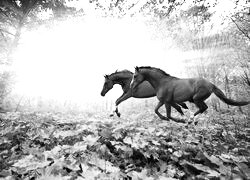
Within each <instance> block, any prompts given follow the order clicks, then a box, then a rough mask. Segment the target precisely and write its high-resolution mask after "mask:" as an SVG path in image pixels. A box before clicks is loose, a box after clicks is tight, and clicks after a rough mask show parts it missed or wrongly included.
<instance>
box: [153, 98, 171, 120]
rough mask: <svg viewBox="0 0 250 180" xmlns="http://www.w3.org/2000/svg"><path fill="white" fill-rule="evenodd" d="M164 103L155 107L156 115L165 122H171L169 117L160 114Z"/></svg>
mask: <svg viewBox="0 0 250 180" xmlns="http://www.w3.org/2000/svg"><path fill="white" fill-rule="evenodd" d="M163 104H164V103H163V102H161V101H159V103H158V104H157V105H156V107H155V114H157V115H158V116H159V118H161V119H163V120H169V119H168V118H167V117H165V116H163V115H162V114H161V113H159V111H158V110H159V108H160V107H161V106H162V105H163Z"/></svg>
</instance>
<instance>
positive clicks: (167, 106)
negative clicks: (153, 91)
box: [165, 103, 185, 123]
mask: <svg viewBox="0 0 250 180" xmlns="http://www.w3.org/2000/svg"><path fill="white" fill-rule="evenodd" d="M171 106H173V107H174V106H175V104H174V103H173V104H168V103H165V107H166V111H167V118H168V119H172V120H173V121H175V122H181V123H185V120H183V119H178V118H174V117H172V116H171Z"/></svg>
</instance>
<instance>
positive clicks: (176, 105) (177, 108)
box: [172, 103, 184, 116]
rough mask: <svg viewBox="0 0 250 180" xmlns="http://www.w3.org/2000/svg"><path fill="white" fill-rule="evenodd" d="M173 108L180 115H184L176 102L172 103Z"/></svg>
mask: <svg viewBox="0 0 250 180" xmlns="http://www.w3.org/2000/svg"><path fill="white" fill-rule="evenodd" d="M172 106H173V108H175V109H176V111H178V112H179V113H180V114H181V115H182V116H183V115H184V113H183V111H182V110H181V107H180V106H179V105H178V104H175V103H174V104H172Z"/></svg>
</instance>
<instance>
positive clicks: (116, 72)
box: [108, 69, 133, 77]
mask: <svg viewBox="0 0 250 180" xmlns="http://www.w3.org/2000/svg"><path fill="white" fill-rule="evenodd" d="M121 73H130V74H133V73H132V72H131V71H129V70H127V69H124V70H121V71H118V70H116V71H115V72H113V73H111V74H110V75H108V76H109V77H110V76H113V75H117V74H121Z"/></svg>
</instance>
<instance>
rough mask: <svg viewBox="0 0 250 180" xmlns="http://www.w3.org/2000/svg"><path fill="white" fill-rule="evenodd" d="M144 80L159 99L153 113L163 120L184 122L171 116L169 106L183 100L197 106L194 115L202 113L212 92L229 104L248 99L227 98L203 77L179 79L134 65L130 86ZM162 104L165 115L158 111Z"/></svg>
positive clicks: (153, 69) (240, 104) (236, 104)
mask: <svg viewBox="0 0 250 180" xmlns="http://www.w3.org/2000/svg"><path fill="white" fill-rule="evenodd" d="M145 80H146V81H148V82H149V83H150V84H151V85H152V86H153V87H154V89H155V91H156V96H157V98H158V100H159V103H158V105H157V106H156V108H155V113H156V114H157V115H158V116H159V117H160V118H161V119H165V120H169V119H172V120H174V121H176V122H185V121H184V120H181V119H177V118H174V117H172V116H171V106H173V104H175V103H183V102H185V101H189V102H192V103H194V104H195V105H196V106H197V107H198V111H197V112H195V113H194V115H195V116H196V115H197V114H199V113H203V112H204V111H205V110H206V109H207V108H208V106H207V105H206V104H205V102H204V101H205V100H206V99H207V98H208V97H209V96H210V95H211V94H212V93H215V95H216V96H217V97H219V98H220V99H221V100H222V101H223V102H225V103H227V104H229V105H234V106H243V105H247V104H249V102H248V101H242V102H238V101H235V100H232V99H228V98H227V97H226V96H225V95H224V93H223V92H222V91H221V90H220V89H219V88H217V87H216V86H215V85H214V84H212V83H211V82H209V81H207V80H205V79H203V78H189V79H179V78H176V77H172V76H170V75H169V74H167V73H165V72H164V71H162V70H161V69H158V68H153V67H148V66H146V67H140V68H139V67H136V69H135V73H134V76H133V79H132V82H131V84H130V86H131V88H132V89H133V88H136V87H137V86H138V85H139V84H140V83H142V82H143V81H145ZM163 104H165V107H166V111H167V117H165V116H163V115H161V114H160V113H159V111H158V109H159V108H160V107H161V106H162V105H163Z"/></svg>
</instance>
